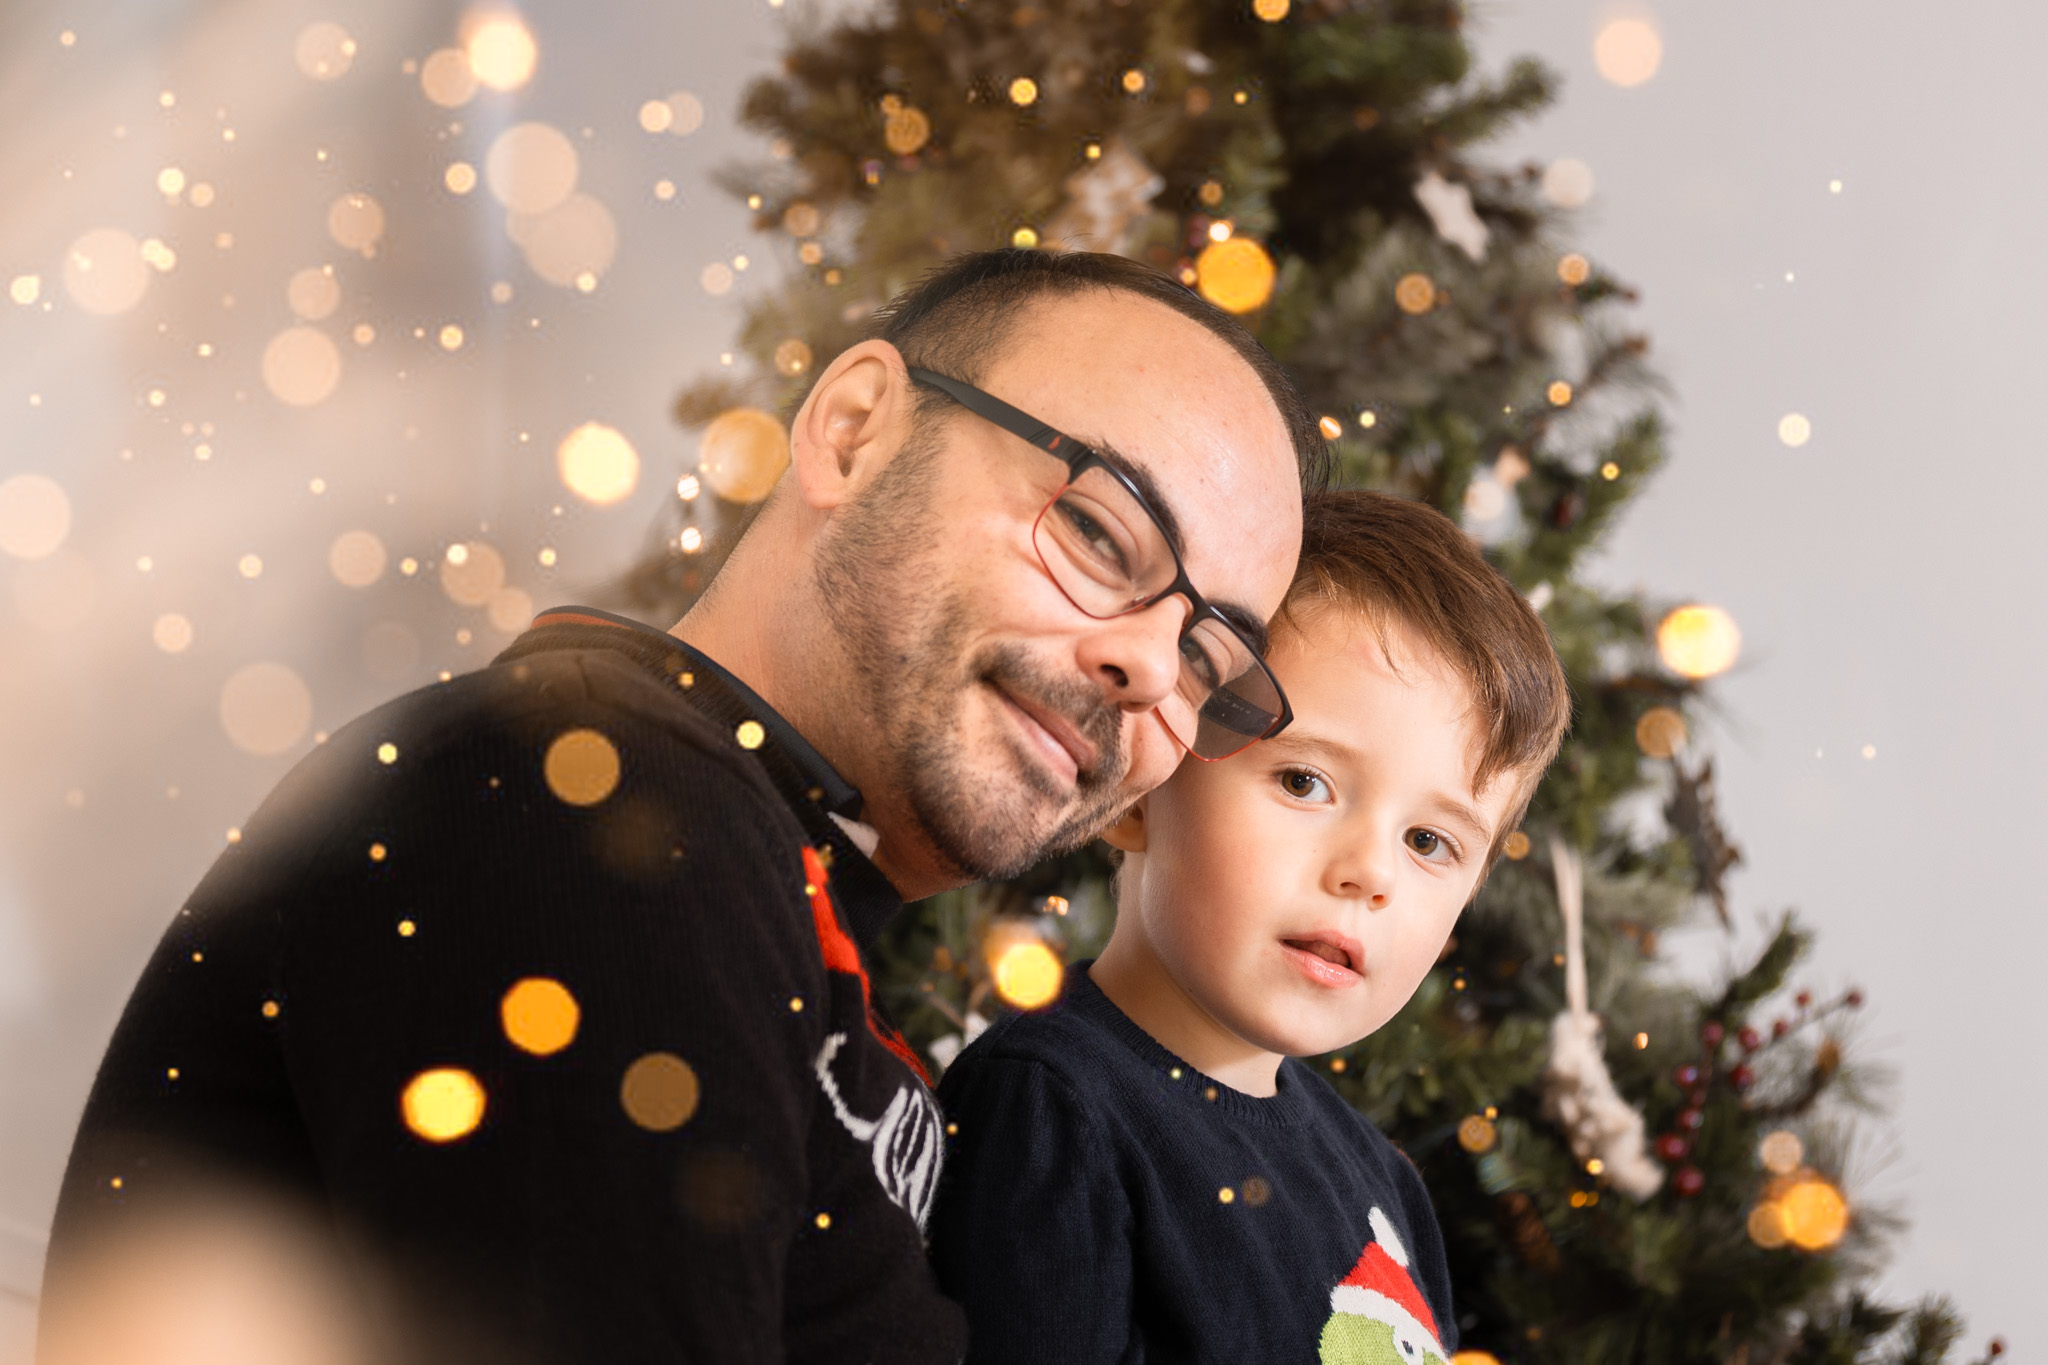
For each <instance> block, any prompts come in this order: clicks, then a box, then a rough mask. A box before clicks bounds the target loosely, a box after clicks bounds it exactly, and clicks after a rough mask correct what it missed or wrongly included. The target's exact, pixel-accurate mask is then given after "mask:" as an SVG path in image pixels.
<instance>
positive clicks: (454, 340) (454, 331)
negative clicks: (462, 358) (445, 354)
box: [440, 322, 462, 351]
mask: <svg viewBox="0 0 2048 1365" xmlns="http://www.w3.org/2000/svg"><path fill="white" fill-rule="evenodd" d="M440 342H441V349H442V350H444V351H459V350H461V349H462V329H461V328H460V327H458V326H456V325H455V324H454V323H452V322H451V323H449V324H447V325H446V326H444V327H443V328H442V329H441V336H440Z"/></svg>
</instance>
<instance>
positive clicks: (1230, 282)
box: [1195, 237, 1275, 313]
mask: <svg viewBox="0 0 2048 1365" xmlns="http://www.w3.org/2000/svg"><path fill="white" fill-rule="evenodd" d="M1274 274H1275V271H1274V268H1273V258H1272V257H1271V256H1269V255H1267V254H1266V248H1264V247H1263V246H1260V245H1259V244H1258V243H1257V242H1255V241H1253V240H1252V239H1251V238H1249V237H1230V238H1228V239H1226V240H1224V241H1221V242H1211V243H1209V245H1207V246H1205V247H1203V248H1202V254H1201V255H1199V256H1197V257H1196V258H1195V287H1196V288H1197V289H1198V290H1200V291H1201V294H1202V297H1203V298H1205V299H1207V300H1209V302H1211V303H1213V304H1215V305H1216V306H1217V307H1218V308H1221V309H1222V310H1223V311H1224V312H1226V313H1249V312H1251V311H1252V310H1253V309H1255V308H1259V307H1262V306H1264V304H1265V303H1266V301H1267V300H1268V299H1270V298H1272V297H1273V279H1274Z"/></svg>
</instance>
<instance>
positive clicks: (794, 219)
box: [782, 199, 822, 237]
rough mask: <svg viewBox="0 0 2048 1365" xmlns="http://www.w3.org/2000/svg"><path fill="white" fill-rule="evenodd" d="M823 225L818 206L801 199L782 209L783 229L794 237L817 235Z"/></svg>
mask: <svg viewBox="0 0 2048 1365" xmlns="http://www.w3.org/2000/svg"><path fill="white" fill-rule="evenodd" d="M821 225H822V218H821V216H820V215H819V213H818V206H817V205H816V204H813V203H811V202H810V201H809V200H807V199H799V200H797V201H796V202H795V203H793V204H791V205H790V206H789V207H788V208H786V209H784V210H783V211H782V230H783V231H784V232H786V233H788V234H789V235H790V236H792V237H815V236H817V235H818V228H819V227H820V226H821Z"/></svg>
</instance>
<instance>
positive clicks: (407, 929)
mask: <svg viewBox="0 0 2048 1365" xmlns="http://www.w3.org/2000/svg"><path fill="white" fill-rule="evenodd" d="M419 931H420V927H419V926H418V925H417V924H414V923H413V922H412V921H411V920H409V919H402V920H400V921H399V922H398V936H399V937H400V938H411V937H412V936H413V935H414V934H416V933H418V932H419Z"/></svg>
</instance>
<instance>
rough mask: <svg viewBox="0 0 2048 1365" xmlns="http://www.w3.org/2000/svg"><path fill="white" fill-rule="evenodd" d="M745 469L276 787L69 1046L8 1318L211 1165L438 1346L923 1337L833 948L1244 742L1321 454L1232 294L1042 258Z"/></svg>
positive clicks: (1282, 713) (906, 306)
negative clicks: (54, 1149)
mask: <svg viewBox="0 0 2048 1365" xmlns="http://www.w3.org/2000/svg"><path fill="white" fill-rule="evenodd" d="M1026 414H1029V416H1026ZM791 450H792V464H791V468H790V470H789V472H788V473H787V474H786V475H785V476H784V478H783V480H782V483H781V485H780V486H779V487H778V489H777V491H776V493H775V495H774V496H773V498H772V499H771V500H770V501H769V503H768V504H767V505H766V507H765V508H764V509H763V510H762V512H761V514H760V516H759V518H758V519H757V520H756V522H755V523H754V525H753V526H752V527H751V529H750V530H749V532H748V533H747V535H746V536H745V537H744V538H743V539H742V540H741V542H740V544H739V545H738V546H737V547H736V549H735V551H734V553H733V555H732V556H731V558H730V560H729V561H728V564H727V567H726V570H725V572H724V573H723V574H722V575H721V576H720V578H719V579H718V580H717V582H716V584H715V585H714V587H713V590H712V591H711V592H710V593H709V594H708V595H707V596H706V598H705V599H704V600H703V601H702V602H701V603H700V604H699V605H698V606H697V607H696V609H694V610H693V611H692V612H691V613H690V614H689V615H688V616H687V617H685V618H684V620H683V621H682V622H681V623H679V624H678V625H677V626H676V627H675V628H674V630H673V631H671V632H669V633H668V634H662V633H660V632H656V631H653V630H649V629H647V628H644V627H639V626H636V625H634V624H632V623H630V622H623V621H620V620H618V619H616V618H610V617H607V616H605V615H604V614H603V613H598V612H592V611H588V610H583V609H575V608H569V609H564V610H560V611H555V612H549V613H545V614H543V615H542V617H541V618H540V619H539V620H538V621H537V622H536V625H535V628H534V629H533V630H531V631H530V632H528V633H527V634H526V635H524V636H522V637H521V638H520V639H519V640H518V641H517V642H515V643H514V644H513V646H512V647H511V648H510V649H508V650H507V651H506V652H505V653H504V655H503V656H501V657H500V658H499V659H498V660H497V661H496V663H495V664H494V665H493V666H492V667H491V668H488V669H485V670H484V671H482V672H480V673H476V674H471V675H468V676H466V677H463V678H458V679H456V680H455V681H454V682H452V683H448V684H445V685H442V686H439V687H434V688H428V689H426V690H424V691H422V692H419V693H415V694H413V695H412V696H409V697H406V698H402V699H400V700H399V701H397V702H395V703H393V704H391V705H390V706H387V707H385V708H383V709H381V710H379V711H377V712H373V713H372V714H371V715H369V716H367V717H365V718H364V719H362V720H360V721H358V722H356V723H355V724H354V725H351V726H349V727H348V728H346V729H344V730H343V731H341V732H340V733H338V734H336V735H335V736H334V737H333V739H331V740H330V741H329V742H328V743H327V744H326V745H325V746H324V747H323V748H322V749H321V750H319V751H318V752H316V753H315V754H314V755H313V756H312V757H311V758H309V759H307V760H306V761H305V762H304V763H302V764H301V765H300V766H299V768H298V769H296V770H295V771H294V773H293V774H292V775H291V776H290V777H288V778H287V779H286V780H285V782H284V783H283V784H282V785H281V786H280V788H279V789H278V791H277V793H276V794H275V795H274V796H273V797H272V798H271V800H270V801H269V802H267V803H266V805H265V806H264V808H263V809H262V810H261V811H259V812H258V814H257V816H256V817H255V819H253V820H252V821H251V822H250V824H249V826H248V829H247V834H246V836H245V837H244V839H243V840H242V842H241V843H240V844H239V845H237V846H236V847H234V848H232V849H230V850H229V851H228V853H226V854H225V855H224V856H223V857H222V858H221V860H220V862H219V863H218V864H217V865H216V867H215V868H214V870H213V871H212V872H211V873H210V874H209V875H208V877H207V878H206V880H205V881H204V882H203V883H202V884H201V886H200V887H199V889H198V891H197V892H196V893H195V894H194V896H193V898H192V900H191V901H190V903H189V904H188V905H187V907H186V908H185V910H184V911H183V912H182V913H181V914H180V916H179V918H178V920H177V921H176V922H175V923H174V925H173V926H172V929H171V930H170V932H169V934H168V935H167V936H166V938H165V940H164V942H163V944H162V946H161V947H160V949H159V951H158V953H157V956H156V958H155V959H154V961H152V963H151V964H150V966H149V968H148V969H147V971H146V972H145V974H144V977H143V979H142V981H141V983H140V984H139V986H138V987H137V990H136V993H135V996H134V998H133V999H132V1001H131V1002H130V1005H129V1007H128V1010H127V1013H126V1015H125V1016H124V1017H123V1019H122V1022H121V1024H120V1027H119V1029H118V1030H117V1032H116V1035H115V1038H114V1041H113V1043H112V1045H111V1047H110V1049H109V1052H108V1055H107V1058H106V1060H105V1062H104V1063H103V1065H102V1067H101V1071H100V1075H99V1079H98V1082H97V1084H96V1086H95V1089H94V1092H93V1095H92V1098H91V1100H90V1101H89V1103H88V1105H87V1109H86V1114H85V1117H84V1120H83V1122H82V1125H81V1128H80V1133H79V1137H78V1142H77V1145H76V1147H75V1149H74V1152H73V1155H72V1162H71V1166H70V1169H69V1172H68V1174H67V1178H66V1184H65V1189H64V1192H63V1196H62V1202H61V1205H60V1208H59V1215H58V1222H57V1228H56V1232H55V1234H54V1238H53V1252H52V1269H51V1272H50V1276H49V1280H50V1299H51V1303H52V1308H51V1320H52V1321H61V1320H62V1318H63V1315H64V1313H65V1311H66V1302H67V1300H70V1301H72V1302H76V1303H80V1304H86V1305H87V1306H88V1308H89V1304H90V1299H89V1295H88V1293H87V1291H86V1290H85V1289H77V1290H73V1289H72V1288H71V1285H72V1284H73V1283H74V1276H73V1273H72V1271H71V1269H70V1267H71V1266H72V1265H73V1264H81V1265H83V1264H88V1263H89V1262H90V1261H91V1259H92V1257H91V1252H92V1249H93V1248H94V1247H95V1246H97V1245H102V1244H103V1243H102V1241H101V1234H107V1233H118V1232H119V1231H121V1230H122V1229H123V1227H124V1225H127V1224H132V1223H134V1222H136V1221H138V1220H139V1219H140V1218H141V1216H142V1215H141V1210H143V1209H144V1208H146V1207H152V1206H153V1204H152V1201H153V1200H154V1199H155V1198H156V1197H157V1196H158V1195H159V1192H162V1193H163V1194H164V1196H165V1197H169V1196H172V1195H178V1194H182V1193H185V1192H188V1191H191V1190H195V1189H200V1188H206V1187H207V1186H206V1183H205V1182H208V1181H212V1182H216V1183H218V1182H222V1181H226V1182H231V1183H232V1184H233V1185H235V1186H236V1187H237V1188H242V1189H247V1188H251V1187H259V1188H261V1189H263V1190H264V1191H267V1192H270V1193H273V1194H275V1195H278V1196H281V1197H283V1198H286V1199H290V1200H293V1201H296V1202H297V1204H298V1205H300V1206H301V1207H305V1208H308V1209H310V1210H311V1211H312V1212H313V1214H314V1216H315V1218H316V1219H317V1220H318V1222H319V1223H320V1224H321V1225H323V1226H331V1227H332V1228H334V1229H336V1230H337V1231H338V1232H339V1234H340V1236H341V1240H342V1242H343V1244H344V1245H346V1246H347V1247H348V1248H350V1250H351V1252H352V1253H353V1255H354V1262H355V1264H356V1266H357V1267H358V1273H360V1274H363V1275H365V1276H366V1277H367V1279H368V1280H369V1281H370V1282H371V1283H372V1284H373V1286H374V1288H375V1290H376V1292H377V1293H378V1294H379V1295H380V1296H382V1297H383V1298H384V1299H385V1300H386V1301H387V1302H388V1303H389V1304H390V1305H392V1310H393V1318H394V1321H395V1323H396V1324H397V1328H398V1330H399V1331H401V1332H403V1333H405V1334H408V1335H409V1337H410V1338H411V1340H412V1342H413V1343H414V1345H415V1349H419V1350H421V1351H423V1352H424V1351H431V1352H432V1353H433V1354H435V1355H437V1356H442V1357H445V1356H446V1355H447V1354H448V1353H449V1352H450V1351H454V1352H456V1353H458V1354H463V1353H475V1354H478V1355H481V1356H490V1357H492V1358H503V1357H504V1356H505V1355H507V1354H511V1355H515V1356H517V1357H520V1358H525V1359H532V1360H535V1361H555V1360H579V1361H580V1360H604V1361H606V1362H627V1361H642V1360H644V1361H649V1362H653V1361H663V1362H673V1361H682V1360H708V1359H717V1360H761V1361H771V1360H784V1359H788V1360H818V1361H826V1360H830V1361H856V1360H862V1361H954V1360H957V1359H958V1358H959V1356H960V1353H961V1351H962V1348H963V1344H964V1328H963V1325H962V1322H961V1320H960V1316H959V1313H958V1310H957V1309H956V1308H955V1307H954V1306H953V1305H951V1304H950V1303H948V1302H946V1301H945V1300H944V1299H942V1298H941V1297H939V1295H938V1294H937V1292H936V1290H935V1289H934V1287H933V1284H932V1280H931V1277H930V1275H929V1273H928V1271H927V1269H926V1266H925V1262H924V1255H923V1244H922V1237H921V1227H920V1225H921V1221H922V1219H923V1217H924V1214H925V1212H926V1210H927V1208H928V1206H929V1203H930V1198H931V1193H932V1189H933V1186H934V1184H935V1182H936V1179H937V1173H938V1165H939V1158H940V1152H941V1148H942V1145H943V1136H942V1134H941V1132H940V1130H939V1125H940V1120H939V1118H938V1115H937V1110H936V1107H935V1106H934V1105H933V1103H932V1100H931V1098H930V1095H929V1093H928V1090H927V1088H926V1085H925V1083H924V1078H923V1075H922V1071H921V1068H920V1067H919V1065H918V1062H917V1059H916V1057H915V1055H914V1054H913V1053H912V1052H911V1050H910V1049H909V1048H908V1047H907V1046H905V1045H904V1043H903V1042H902V1040H901V1038H900V1037H899V1036H898V1035H897V1034H896V1032H895V1030H894V1029H893V1028H891V1027H890V1026H889V1025H888V1024H887V1023H886V1022H885V1021H883V1020H882V1019H881V1017H880V1016H879V1014H878V1013H877V1012H876V1011H875V1010H874V1008H873V1006H872V1004H871V1003H870V1001H869V983H868V977H867V973H866V968H865V965H864V955H865V954H866V952H867V951H868V948H869V945H870V944H871V942H872V941H873V939H874V936H875V935H876V933H877V932H878V931H879V929H880V928H881V926H882V924H883V922H884V921H886V920H887V918H888V917H889V916H890V915H891V914H892V913H894V911H895V910H897V909H898V908H899V907H900V905H901V902H902V899H903V898H906V897H918V896H924V895H929V894H931V893H932V892H935V891H938V890H941V889H944V888H947V887H952V886H958V885H962V884H965V883H967V882H970V881H973V880H976V879H979V878H982V877H987V876H995V875H1002V874H1006V873H1009V872H1013V871H1016V870H1018V869H1021V868H1023V867H1025V866H1027V865H1029V864H1030V863H1032V862H1034V861H1036V860H1037V859H1038V858H1040V857H1042V856H1044V855H1046V854H1047V853H1050V852H1055V851H1059V850H1062V849H1066V848H1071V847H1074V846H1076V845H1078V844H1079V843H1081V842H1082V841H1084V840H1086V839H1087V838H1089V837H1090V836H1091V835H1092V834H1093V833H1094V832H1095V831H1096V830H1098V829H1100V828H1101V827H1102V826H1103V825H1105V824H1106V823H1108V821H1109V820H1110V819H1111V818H1113V817H1114V816H1115V815H1116V814H1117V813H1118V812H1119V811H1120V810H1122V808H1123V807H1124V806H1126V805H1128V804H1129V803H1130V802H1131V801H1132V800H1134V799H1135V798H1136V797H1138V796H1139V795H1141V794H1142V793H1144V792H1145V791H1147V790H1149V789H1151V788H1152V787H1153V786H1155V785H1157V784H1158V783H1159V782H1161V781H1162V780H1164V779H1165V777H1166V776H1167V774H1168V773H1169V772H1171V771H1172V769H1173V768H1174V767H1175V765H1176V764H1177V762H1178V761H1179V759H1180V756H1181V749H1182V746H1191V747H1192V748H1194V750H1195V751H1196V752H1197V753H1200V754H1204V755H1205V756H1210V757H1215V756H1220V754H1221V753H1224V752H1228V751H1230V750H1233V749H1235V748H1241V747H1243V745H1244V744H1247V743H1250V742H1253V741H1255V740H1256V739H1258V738H1260V737H1261V736H1262V735H1264V734H1267V733H1272V732H1274V731H1276V730H1277V729H1278V728H1280V727H1281V726H1283V725H1284V724H1285V721H1286V715H1287V712H1286V706H1285V702H1284V699H1283V698H1281V696H1280V695H1279V692H1278V689H1277V686H1275V685H1274V684H1273V683H1272V681H1271V678H1270V675H1269V674H1267V673H1266V671H1265V668H1264V665H1263V663H1262V662H1260V660H1259V658H1258V655H1259V653H1260V652H1261V651H1262V650H1263V645H1264V633H1265V631H1264V622H1265V620H1266V618H1267V617H1268V616H1269V615H1270V613H1271V612H1272V611H1273V610H1274V609H1275V608H1276V607H1277V606H1278V604H1279V602H1280V600H1281V597H1282V595H1283V593H1284V592H1285V590H1286V587H1287V584H1288V580H1289V578H1290V576H1291V574H1292V571H1293V567H1294V562H1295V558H1296V552H1297V545H1298V542H1299V538H1300V530H1301V498H1300V489H1301V483H1302V480H1303V479H1304V478H1306V479H1307V480H1308V481H1310V482H1316V481H1318V480H1319V479H1320V478H1321V476H1322V464H1321V463H1320V462H1321V461H1323V460H1324V459H1326V456H1325V455H1324V452H1323V449H1322V445H1321V442H1320V440H1319V438H1318V437H1317V435H1316V433H1315V429H1314V425H1313V419H1312V418H1311V417H1310V416H1309V415H1308V414H1307V413H1306V412H1305V411H1304V409H1303V408H1302V406H1301V404H1300V402H1299V400H1298V399H1297V398H1296V397H1295V396H1294V394H1293V391H1292V389H1291V388H1290V387H1289V385H1288V383H1287V381H1286V379H1285V378H1284V377H1283V376H1282V375H1281V374H1280V372H1279V370H1278V369H1277V367H1275V366H1274V364H1273V362H1272V361H1271V359H1270V358H1269V357H1267V356H1266V355H1265V353H1264V352H1263V351H1262V350H1260V349H1259V348H1258V346H1257V345H1256V343H1255V342H1253V341H1252V340H1251V339H1250V338H1249V336H1248V335H1247V334H1245V333H1244V332H1243V331H1242V330H1241V329H1240V328H1239V327H1238V326H1237V324H1236V323H1235V322H1233V321H1232V320H1230V319H1228V318H1227V317H1225V316H1224V315H1223V314H1221V313H1218V312H1216V311H1215V310H1214V309H1211V308H1209V307H1208V306H1207V305H1206V304H1204V303H1202V302H1201V301H1200V300H1198V299H1196V298H1195V297H1194V296H1193V295H1191V294H1189V293H1188V292H1187V291H1185V290H1183V289H1181V288H1180V287H1179V286H1178V285H1176V284H1174V283H1172V282H1171V281H1168V280H1166V279H1164V278H1163V277H1160V276H1158V275H1156V274H1154V273H1153V272H1151V271H1148V270H1145V269H1143V268H1142V267H1139V266H1136V265H1133V264H1132V263H1130V262H1128V261H1124V260H1122V259H1120V258H1116V257H1109V256H1089V255H1052V254H1049V253H1038V252H997V253H989V254H986V255H981V256H972V257H966V258H962V259H960V260H957V261H955V262H953V263H952V264H951V265H949V266H947V267H946V268H944V269H943V270H941V271H939V272H938V273H936V274H935V275H934V276H932V277H931V278H929V279H928V280H926V281H925V282H924V283H922V284H921V285H919V286H918V287H917V288H915V289H913V290H912V291H910V292H909V293H908V294H906V295H905V296H903V297H902V298H900V299H898V300H897V301H896V302H895V303H894V304H892V305H891V307H890V308H889V309H888V310H885V313H884V319H883V326H882V328H881V331H880V334H879V336H878V337H877V338H876V339H874V340H871V341H867V342H864V343H862V344H860V345H857V346H855V347H853V348H852V349H851V350H848V351H847V352H846V353H844V354H843V355H841V356H839V357H838V358H837V359H836V360H835V361H834V362H833V363H832V364H831V365H830V366H829V367H828V368H827V369H826V370H825V372H824V373H823V374H822V375H821V376H820V378H819V380H818V382H817V384H816V386H815V387H814V388H813V390H812V391H811V393H810V395H809V397H808V399H807V400H806V401H805V402H804V404H803V406H802V408H801V410H800V411H799V412H798V413H797V416H796V419H795V422H794V426H793V430H792V442H791ZM75 1283H76V1284H78V1285H89V1283H90V1279H89V1276H85V1275H84V1274H83V1272H81V1273H80V1276H79V1277H78V1278H76V1279H75ZM81 1320H84V1321H88V1322H89V1321H90V1320H91V1314H90V1313H89V1312H86V1313H83V1314H82V1315H81ZM53 1330H54V1329H53Z"/></svg>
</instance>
